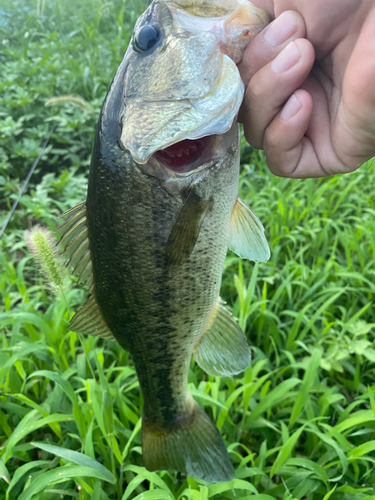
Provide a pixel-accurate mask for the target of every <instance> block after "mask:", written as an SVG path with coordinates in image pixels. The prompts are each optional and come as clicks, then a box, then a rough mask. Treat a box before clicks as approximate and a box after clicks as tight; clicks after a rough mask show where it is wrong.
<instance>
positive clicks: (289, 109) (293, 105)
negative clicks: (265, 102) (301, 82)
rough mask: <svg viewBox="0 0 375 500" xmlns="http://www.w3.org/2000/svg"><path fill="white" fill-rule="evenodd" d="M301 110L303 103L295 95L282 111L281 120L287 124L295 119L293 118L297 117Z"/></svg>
mask: <svg viewBox="0 0 375 500" xmlns="http://www.w3.org/2000/svg"><path fill="white" fill-rule="evenodd" d="M300 109H301V103H300V102H299V100H298V99H297V97H296V96H295V95H294V94H293V95H292V96H291V97H290V98H289V100H288V101H287V103H286V104H285V106H284V107H283V109H282V110H281V113H280V118H281V119H282V120H284V121H285V122H286V121H288V120H290V119H291V118H293V116H294V115H296V114H297V113H298V111H299V110H300Z"/></svg>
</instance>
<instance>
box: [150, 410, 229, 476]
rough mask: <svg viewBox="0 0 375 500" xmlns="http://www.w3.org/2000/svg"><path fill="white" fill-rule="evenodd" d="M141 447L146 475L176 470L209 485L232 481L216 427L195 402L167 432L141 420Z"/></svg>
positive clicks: (225, 452)
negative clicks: (204, 481)
mask: <svg viewBox="0 0 375 500" xmlns="http://www.w3.org/2000/svg"><path fill="white" fill-rule="evenodd" d="M142 447H143V460H144V464H145V467H146V469H148V470H149V471H156V470H165V469H169V470H177V471H180V472H182V473H185V474H187V475H188V476H191V477H195V478H198V479H205V480H206V481H210V482H212V483H222V482H225V481H230V480H231V479H233V477H234V469H233V465H232V464H231V462H230V460H229V455H228V452H227V449H226V448H225V445H224V443H223V441H222V439H221V437H220V434H219V431H218V429H217V427H216V425H215V424H214V423H213V422H212V420H211V419H210V418H209V417H208V416H207V415H206V413H205V412H204V411H203V410H202V408H201V407H200V406H199V405H198V404H197V403H195V402H194V407H193V411H192V412H189V414H185V415H182V416H180V417H177V418H176V419H175V422H174V424H173V425H171V426H168V428H161V427H160V426H158V425H154V424H153V423H152V422H150V421H149V420H148V419H147V418H145V416H144V417H143V425H142Z"/></svg>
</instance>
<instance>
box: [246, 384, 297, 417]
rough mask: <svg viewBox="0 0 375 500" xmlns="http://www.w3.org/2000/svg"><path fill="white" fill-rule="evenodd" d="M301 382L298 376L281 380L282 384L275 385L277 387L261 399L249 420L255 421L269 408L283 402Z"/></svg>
mask: <svg viewBox="0 0 375 500" xmlns="http://www.w3.org/2000/svg"><path fill="white" fill-rule="evenodd" d="M300 383H301V381H300V379H298V378H290V379H289V380H284V381H283V382H281V384H280V385H278V386H277V387H275V389H273V390H272V391H271V392H270V393H269V394H267V396H265V397H264V398H263V399H261V401H260V402H259V404H258V405H257V406H256V407H255V408H254V410H253V411H252V412H251V414H250V416H249V417H248V419H249V421H251V422H253V421H254V420H256V419H257V418H258V417H259V416H260V415H261V414H262V413H264V412H265V411H267V410H268V409H269V408H272V407H273V406H276V405H277V404H279V403H281V402H282V401H283V400H284V399H285V398H286V397H288V395H289V393H290V390H291V389H293V387H295V386H296V385H298V384H300Z"/></svg>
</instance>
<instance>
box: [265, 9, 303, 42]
mask: <svg viewBox="0 0 375 500" xmlns="http://www.w3.org/2000/svg"><path fill="white" fill-rule="evenodd" d="M296 31H297V21H296V15H295V13H294V12H293V11H291V10H287V11H286V12H283V13H282V14H281V15H280V16H279V17H278V18H277V19H275V20H274V21H273V22H272V23H271V24H270V25H269V26H268V28H267V29H266V30H265V32H264V38H265V40H266V41H267V42H268V43H269V44H270V45H273V46H274V47H276V46H277V45H281V44H282V43H284V42H285V41H286V40H288V38H290V37H291V36H292V35H293V34H294V33H295V32H296Z"/></svg>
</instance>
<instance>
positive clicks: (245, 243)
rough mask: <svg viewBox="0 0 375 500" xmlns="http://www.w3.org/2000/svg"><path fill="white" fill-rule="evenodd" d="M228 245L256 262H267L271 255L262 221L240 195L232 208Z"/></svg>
mask: <svg viewBox="0 0 375 500" xmlns="http://www.w3.org/2000/svg"><path fill="white" fill-rule="evenodd" d="M228 246H229V248H230V249H231V250H233V252H234V253H236V254H237V255H238V256H239V257H241V259H249V260H253V261H254V262H267V260H268V259H269V258H270V255H271V254H270V249H269V246H268V243H267V240H266V237H265V236H264V227H263V225H262V223H261V222H260V220H259V219H258V217H257V216H256V215H255V213H254V212H253V211H252V210H251V208H249V207H248V206H247V205H246V203H244V202H243V201H242V200H241V198H240V197H237V201H236V203H235V205H234V207H233V209H232V215H231V219H230V226H229V245H228Z"/></svg>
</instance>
